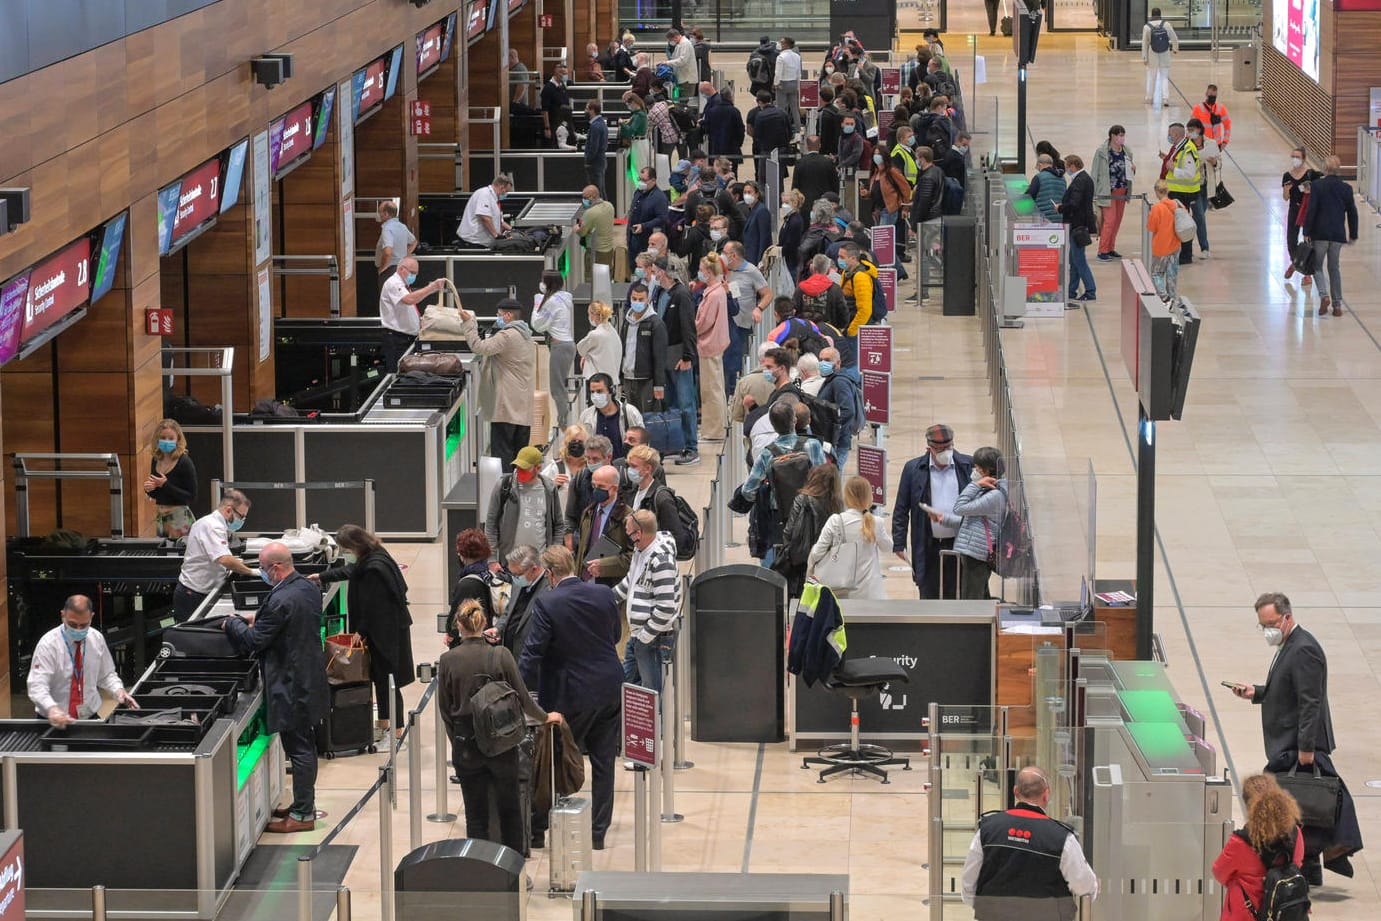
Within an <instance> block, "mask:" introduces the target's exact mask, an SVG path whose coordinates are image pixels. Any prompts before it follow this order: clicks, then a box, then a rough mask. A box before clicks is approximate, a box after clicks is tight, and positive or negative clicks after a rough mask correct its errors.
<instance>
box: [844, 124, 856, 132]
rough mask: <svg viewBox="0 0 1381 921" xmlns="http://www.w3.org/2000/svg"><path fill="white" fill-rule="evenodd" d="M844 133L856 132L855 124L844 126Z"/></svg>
mask: <svg viewBox="0 0 1381 921" xmlns="http://www.w3.org/2000/svg"><path fill="white" fill-rule="evenodd" d="M844 133H845V134H853V133H854V126H853V125H845V126H844Z"/></svg>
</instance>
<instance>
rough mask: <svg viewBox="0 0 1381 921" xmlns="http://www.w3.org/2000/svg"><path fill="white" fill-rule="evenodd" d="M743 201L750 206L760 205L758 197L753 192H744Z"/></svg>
mask: <svg viewBox="0 0 1381 921" xmlns="http://www.w3.org/2000/svg"><path fill="white" fill-rule="evenodd" d="M743 200H744V202H746V203H747V204H748V205H749V206H752V205H756V204H757V203H758V197H757V196H756V195H754V194H753V193H752V192H744V193H743Z"/></svg>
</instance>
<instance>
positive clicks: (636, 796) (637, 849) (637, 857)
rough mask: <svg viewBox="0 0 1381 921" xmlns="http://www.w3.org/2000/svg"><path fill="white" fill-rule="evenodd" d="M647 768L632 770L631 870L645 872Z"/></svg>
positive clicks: (640, 767)
mask: <svg viewBox="0 0 1381 921" xmlns="http://www.w3.org/2000/svg"><path fill="white" fill-rule="evenodd" d="M647 835H648V828H647V768H644V767H642V766H638V767H635V768H634V769H633V870H634V872H637V873H646V872H647Z"/></svg>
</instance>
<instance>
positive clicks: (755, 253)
mask: <svg viewBox="0 0 1381 921" xmlns="http://www.w3.org/2000/svg"><path fill="white" fill-rule="evenodd" d="M771 245H772V217H771V216H770V215H769V214H768V213H767V206H766V205H764V204H763V203H762V202H758V203H757V204H755V205H753V208H752V210H751V211H749V212H748V220H747V221H746V222H745V223H744V225H743V250H744V252H743V258H745V259H747V260H748V261H749V262H751V263H752V264H753V265H757V264H758V263H759V262H761V261H762V254H763V253H765V252H767V248H768V247H769V246H771Z"/></svg>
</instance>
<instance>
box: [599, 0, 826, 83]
mask: <svg viewBox="0 0 1381 921" xmlns="http://www.w3.org/2000/svg"><path fill="white" fill-rule="evenodd" d="M681 18H682V22H683V24H684V25H685V26H686V27H687V28H699V29H701V30H702V31H703V32H704V33H705V38H706V40H708V41H709V42H711V43H714V42H735V43H744V42H746V43H749V44H752V45H757V43H758V39H759V38H760V37H761V36H762V35H764V34H766V35H770V36H772V38H774V39H775V38H779V37H781V35H782V34H783V29H786V30H787V31H789V32H790V33H791V36H792V37H793V38H794V39H796V41H797V42H803V41H806V42H823V41H827V40H828V39H829V37H830V5H829V0H753V2H749V0H712V2H708V3H702V4H699V5H697V6H692V5H691V4H689V3H687V4H686V5H685V8H684V12H683V13H682V16H681ZM619 21H620V22H623V23H626V25H625V28H626V29H628V30H629V31H631V32H632V33H633V34H634V35H636V36H638V38H639V41H640V42H641V43H643V44H645V45H647V48H643V49H640V50H651V49H652V48H654V47H661V46H663V45H664V44H665V39H664V38H663V37H662V36H663V33H665V32H666V30H667V29H668V28H669V27H670V26H671V3H670V0H619ZM788 24H789V27H788ZM822 57H823V55H809V56H803V58H804V63H805V65H806V66H807V67H808V68H810V70H811V71H812V72H814V70H815V68H816V67H818V66H819V58H822ZM811 58H815V60H812V59H811ZM713 60H714V58H713V57H711V61H712V62H713ZM739 82H740V83H744V84H746V82H747V78H746V76H745V77H744V78H743V79H742V80H740V81H739Z"/></svg>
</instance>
